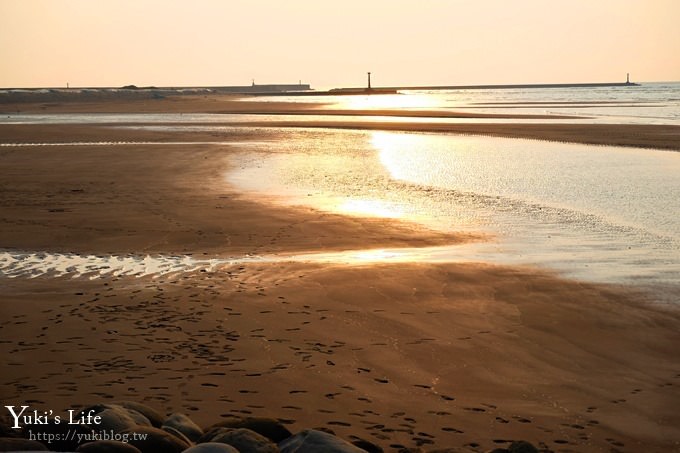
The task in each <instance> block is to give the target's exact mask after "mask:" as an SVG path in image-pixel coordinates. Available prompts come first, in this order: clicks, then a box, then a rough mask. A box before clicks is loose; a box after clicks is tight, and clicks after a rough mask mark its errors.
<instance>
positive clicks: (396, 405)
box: [0, 125, 680, 452]
mask: <svg viewBox="0 0 680 453" xmlns="http://www.w3.org/2000/svg"><path fill="white" fill-rule="evenodd" d="M0 133H1V135H0V137H2V140H3V141H4V142H12V141H30V142H50V141H53V142H59V141H73V140H92V141H98V140H112V139H114V138H115V139H116V140H158V141H163V140H167V141H184V140H194V141H201V140H207V139H211V140H225V141H229V140H233V141H248V140H257V139H258V136H257V134H254V133H251V132H242V133H234V132H232V133H226V132H225V133H223V134H222V135H220V136H219V137H215V136H214V135H212V134H208V133H203V132H197V133H189V132H181V133H171V132H154V131H138V130H122V129H110V128H107V127H100V126H97V127H94V126H76V125H70V126H6V125H5V126H2V127H0ZM116 134H119V135H116ZM238 146H239V145H238V144H234V145H121V146H116V147H106V146H103V147H97V146H72V147H68V146H66V147H62V146H60V147H58V148H55V147H38V146H35V147H2V148H0V170H1V171H0V187H1V188H2V191H0V237H1V238H2V244H1V246H2V248H4V249H10V250H27V251H41V250H45V251H55V252H75V253H92V254H97V253H100V254H108V253H113V254H120V255H125V254H130V253H134V254H144V253H167V254H187V255H189V254H191V255H192V256H195V257H204V256H205V257H212V256H233V255H236V254H248V253H249V254H260V253H280V252H304V251H326V250H343V249H354V248H372V247H387V246H390V247H395V246H400V247H409V246H414V247H415V246H424V245H439V244H447V243H454V244H455V243H463V242H465V241H470V240H483V239H484V238H483V237H481V236H474V235H463V234H444V233H441V232H436V231H429V230H426V229H423V228H422V227H420V226H416V225H413V224H407V223H397V222H394V221H387V220H380V219H366V218H360V217H344V216H340V215H331V214H327V213H321V212H317V211H314V210H311V209H305V208H298V209H294V208H283V207H279V206H275V205H272V204H269V203H267V200H266V199H257V200H255V199H248V198H244V197H243V196H242V195H241V194H239V193H236V192H235V191H234V190H233V189H231V188H230V187H229V186H227V185H226V184H225V182H224V178H223V174H224V172H226V171H227V170H228V166H229V161H228V159H229V154H230V153H231V152H233V151H234V150H235V149H237V147H238ZM188 150H190V151H191V152H188ZM0 279H2V289H1V290H0V294H1V295H2V307H1V308H0V310H1V313H2V316H1V320H0V333H1V335H0V338H2V341H1V342H0V351H1V352H0V354H1V355H2V357H3V361H4V364H3V373H2V379H1V380H0V399H2V401H3V402H5V401H9V402H12V403H27V404H31V405H33V406H35V407H37V408H45V409H54V410H55V411H61V410H64V409H66V408H69V407H72V406H76V405H81V404H91V403H96V402H100V401H109V400H110V401H113V400H136V401H140V402H145V403H147V404H149V405H151V406H153V407H157V408H158V409H160V410H163V411H167V412H171V411H184V412H186V413H188V414H189V415H190V416H191V417H192V418H193V419H194V420H196V421H197V422H198V423H199V424H207V423H212V422H214V421H215V419H216V418H218V417H219V416H222V415H225V414H239V415H243V414H252V415H257V416H273V417H276V418H281V419H284V420H285V421H286V422H287V423H289V424H290V425H291V430H292V431H296V430H299V429H302V428H307V427H327V428H330V429H332V430H334V431H335V432H336V433H337V434H338V435H340V436H342V437H345V438H350V437H351V436H352V435H355V436H359V437H364V438H367V439H369V440H372V441H375V442H376V443H378V444H380V445H381V446H383V447H384V448H385V449H386V450H387V451H394V450H395V449H396V448H397V446H399V445H403V446H409V447H410V446H415V445H422V446H424V447H425V448H427V449H430V448H435V447H440V448H443V447H458V448H467V449H469V450H471V451H485V450H487V449H491V448H494V447H497V446H506V445H507V441H509V440H513V439H525V440H529V441H531V442H532V443H534V444H535V445H542V446H543V447H544V448H546V449H550V450H554V451H579V452H591V451H592V452H595V451H672V450H673V449H675V448H677V447H678V445H679V443H680V429H678V426H680V417H679V416H678V415H677V407H678V405H679V404H680V392H678V386H679V385H680V368H679V359H680V356H679V354H678V352H677V344H678V343H679V342H680V329H679V328H678V327H679V326H680V314H679V313H678V311H677V310H676V309H672V308H669V307H658V306H651V305H649V304H647V303H646V302H645V296H644V295H643V294H639V293H637V292H636V291H635V290H634V289H631V288H623V287H608V286H604V285H594V284H585V283H580V282H574V281H568V280H564V279H560V278H558V277H556V276H554V275H550V274H549V273H546V272H539V271H536V270H533V269H524V268H509V267H500V266H491V265H487V264H481V263H479V264H473V263H470V264H419V263H411V264H383V265H370V266H368V265H333V264H325V265H320V264H305V263H269V264H265V263H248V264H239V265H234V266H228V265H226V266H224V267H223V268H220V269H218V270H215V271H209V272H185V273H177V274H171V275H165V276H162V277H159V278H152V277H144V278H135V277H114V276H106V277H103V278H99V279H93V280H89V279H85V278H76V279H71V278H48V277H38V278H33V279H30V278H13V279H9V278H5V277H3V276H0Z"/></svg>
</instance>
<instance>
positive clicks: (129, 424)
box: [80, 404, 151, 433]
mask: <svg viewBox="0 0 680 453" xmlns="http://www.w3.org/2000/svg"><path fill="white" fill-rule="evenodd" d="M80 413H81V414H84V415H85V416H87V415H89V414H90V413H91V414H92V415H94V416H98V417H100V422H99V423H92V424H90V425H89V427H90V428H92V429H94V430H106V431H109V430H111V431H113V432H114V433H119V432H121V431H125V430H127V429H131V428H134V427H136V426H151V422H150V421H149V419H148V418H146V417H145V416H144V415H143V414H141V413H139V412H138V411H136V410H134V409H130V408H126V407H123V406H121V405H119V404H97V405H95V406H90V407H87V408H85V409H83V410H81V411H80Z"/></svg>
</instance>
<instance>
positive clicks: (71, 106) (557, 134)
mask: <svg viewBox="0 0 680 453" xmlns="http://www.w3.org/2000/svg"><path fill="white" fill-rule="evenodd" d="M12 113H46V114H48V113H215V114H220V113H221V114H231V113H234V114H238V113H247V114H267V115H278V114H280V115H318V114H324V115H331V116H334V117H337V119H333V120H328V121H308V120H305V119H304V117H303V118H301V119H300V120H297V121H276V122H271V121H267V122H251V123H237V124H236V125H239V126H245V125H250V126H264V127H324V128H328V127H331V128H341V129H370V130H396V131H416V132H448V133H456V134H473V135H488V136H494V137H509V138H528V139H536V140H552V141H562V142H572V143H585V144H594V145H615V146H633V147H640V148H657V149H668V150H675V151H679V150H680V126H676V125H660V124H576V123H574V124H569V123H561V122H555V123H551V122H550V120H559V119H565V118H573V119H577V118H579V117H575V116H574V117H569V116H558V115H534V114H521V113H511V114H498V113H476V112H466V111H442V110H434V111H430V110H403V109H402V110H400V109H386V108H383V109H365V110H359V109H339V108H331V107H330V106H328V105H324V104H320V103H303V102H264V101H257V100H252V99H251V100H249V101H247V102H246V101H243V100H241V98H240V97H238V96H233V95H213V96H175V97H168V98H162V99H152V98H150V99H127V100H126V99H121V100H106V101H99V102H97V101H90V102H75V101H71V102H63V101H62V102H48V100H45V102H31V103H29V102H24V103H16V102H15V103H13V102H3V103H0V114H12ZM376 115H377V116H387V117H403V118H404V119H405V120H407V119H408V118H409V117H411V118H418V119H420V120H422V119H423V118H428V117H429V118H461V119H464V118H469V119H474V118H484V119H487V120H493V119H499V120H500V119H504V120H508V119H517V120H536V123H530V124H527V123H513V124H508V123H478V124H441V123H427V122H417V123H415V122H410V123H409V122H408V121H404V122H398V123H395V122H387V121H361V122H359V121H348V120H343V119H342V117H344V116H367V117H368V116H376ZM224 124H229V123H228V121H225V122H224ZM210 125H213V126H214V125H216V123H210ZM13 127H17V126H9V125H1V124H0V139H4V140H9V138H10V137H12V136H13V134H14V132H13V130H14V129H13Z"/></svg>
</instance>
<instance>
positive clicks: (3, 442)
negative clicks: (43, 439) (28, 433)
mask: <svg viewBox="0 0 680 453" xmlns="http://www.w3.org/2000/svg"><path fill="white" fill-rule="evenodd" d="M0 451H49V450H48V449H47V447H46V446H44V445H43V444H41V443H40V442H36V441H34V440H29V439H21V438H18V437H0Z"/></svg>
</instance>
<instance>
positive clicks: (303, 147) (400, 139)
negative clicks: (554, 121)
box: [228, 131, 680, 283]
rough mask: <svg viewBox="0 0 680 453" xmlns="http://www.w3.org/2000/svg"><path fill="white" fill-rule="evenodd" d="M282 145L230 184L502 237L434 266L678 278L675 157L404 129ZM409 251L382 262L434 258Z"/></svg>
mask: <svg viewBox="0 0 680 453" xmlns="http://www.w3.org/2000/svg"><path fill="white" fill-rule="evenodd" d="M285 142H286V143H287V144H285V145H283V146H282V147H281V148H278V147H277V146H270V147H268V148H267V149H263V150H261V152H259V153H258V152H256V151H255V150H253V151H254V152H253V153H246V154H243V155H241V156H239V157H237V158H236V159H235V162H236V163H237V166H238V167H240V168H239V170H238V171H236V172H233V173H231V174H230V175H228V181H229V182H231V183H232V184H235V185H236V186H238V187H239V188H241V189H244V190H248V191H254V192H257V193H260V194H266V195H267V196H270V197H271V196H272V195H273V196H274V197H275V198H277V199H278V200H279V201H280V202H283V203H289V204H304V205H311V206H313V207H316V208H318V209H322V210H328V211H333V212H339V213H343V214H350V215H362V216H375V217H388V218H397V219H401V220H408V221H415V222H419V223H423V224H425V225H426V226H428V227H431V228H436V229H442V230H446V231H481V232H484V233H487V234H490V235H491V236H495V237H497V238H498V241H499V242H497V243H496V244H495V245H494V246H493V247H491V248H488V247H487V248H485V247H480V246H478V245H475V246H474V247H462V248H461V247H455V248H450V249H449V251H448V252H446V251H445V249H444V251H442V250H441V249H438V250H437V252H436V254H437V257H438V258H437V260H440V259H442V258H443V257H445V256H446V254H447V253H448V254H449V256H450V258H451V260H453V261H459V260H460V259H461V255H460V253H461V252H463V251H466V253H469V254H470V255H469V258H470V259H471V260H477V261H483V260H485V259H487V260H489V261H494V262H512V263H526V264H539V265H543V266H545V267H548V268H552V269H558V270H561V271H563V272H565V273H567V274H569V275H575V276H579V277H580V278H588V279H593V280H605V281H658V280H660V281H664V282H672V283H679V282H680V226H679V225H678V219H676V216H675V215H674V214H673V213H674V212H675V213H677V212H680V206H679V205H678V203H679V201H678V200H680V180H679V178H677V174H680V155H678V154H677V153H669V152H662V151H654V150H641V149H628V148H615V147H593V146H585V145H573V144H562V143H552V142H540V141H530V140H517V139H499V138H488V137H478V136H460V135H443V134H415V133H396V132H342V131H338V132H335V131H323V132H321V131H320V132H317V133H304V134H303V133H298V134H291V136H290V140H285ZM499 250H502V253H506V254H508V255H511V256H507V257H502V256H501V253H499V252H498V251H499ZM411 252H413V253H410V252H408V251H404V250H401V251H389V252H385V253H386V255H385V256H384V258H383V259H385V260H388V261H389V260H405V261H408V260H415V261H419V260H424V261H427V260H428V259H426V258H424V256H423V254H425V255H427V254H428V253H434V252H433V251H431V250H430V251H424V250H412V251H411ZM348 253H349V252H348ZM370 256H372V255H370ZM377 256H382V255H381V254H380V253H378V255H377ZM317 258H318V256H317ZM356 259H357V261H360V259H359V256H358V255H357V256H356Z"/></svg>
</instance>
